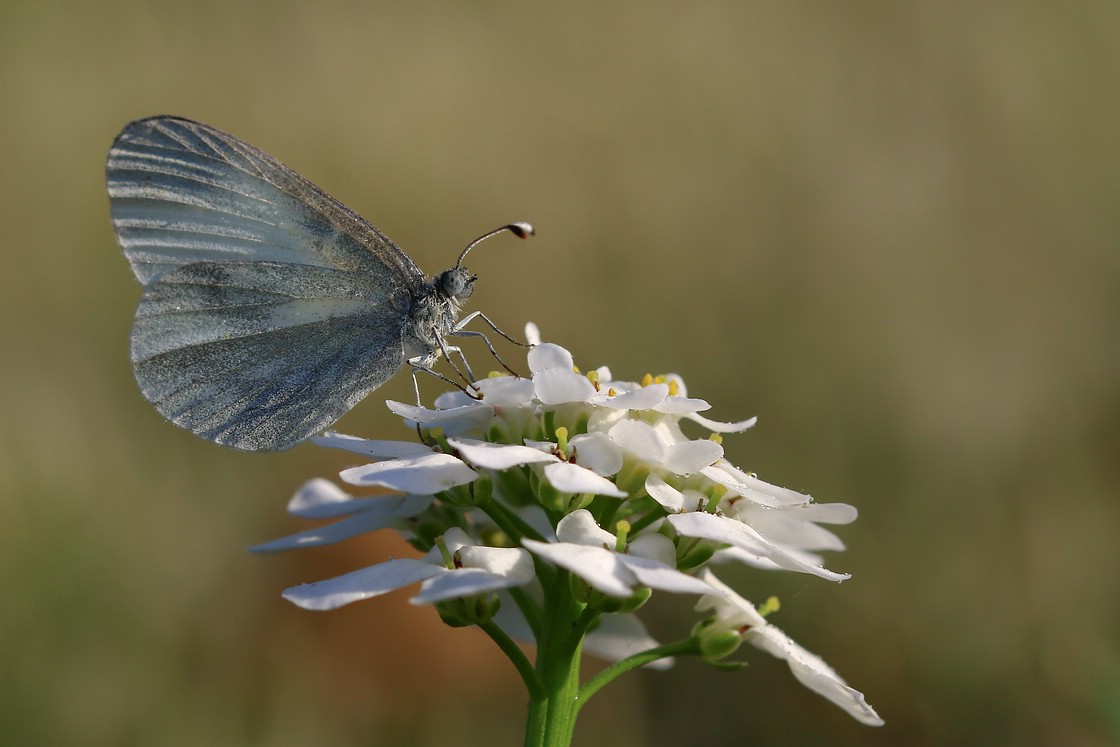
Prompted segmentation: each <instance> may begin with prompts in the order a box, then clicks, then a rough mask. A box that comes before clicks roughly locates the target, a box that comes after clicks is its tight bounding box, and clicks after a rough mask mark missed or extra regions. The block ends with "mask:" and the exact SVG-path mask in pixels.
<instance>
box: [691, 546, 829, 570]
mask: <svg viewBox="0 0 1120 747" xmlns="http://www.w3.org/2000/svg"><path fill="white" fill-rule="evenodd" d="M785 551H786V552H787V553H789V554H790V555H792V556H793V557H795V558H797V559H798V560H799V561H801V562H802V563H804V564H805V565H823V564H824V558H822V557H821V556H820V555H817V554H815V553H811V552H805V551H803V550H797V549H794V548H791V547H787V548H785ZM711 562H713V563H742V564H743V565H749V566H751V567H752V568H760V569H762V570H764V571H784V570H785V568H782V567H781V566H780V565H778V564H777V563H775V562H774V561H773V560H771V559H770V558H768V557H766V556H765V555H762V554H760V553H757V552H750V551H748V550H744V549H743V548H741V547H725V548H722V549H720V550H717V551H716V554H715V555H713V556H712V560H711Z"/></svg>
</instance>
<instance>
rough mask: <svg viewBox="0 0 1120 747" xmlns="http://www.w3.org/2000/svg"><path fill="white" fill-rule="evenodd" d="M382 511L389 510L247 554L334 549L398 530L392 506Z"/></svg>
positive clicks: (359, 516)
mask: <svg viewBox="0 0 1120 747" xmlns="http://www.w3.org/2000/svg"><path fill="white" fill-rule="evenodd" d="M388 503H395V504H397V505H400V503H401V499H400V498H399V497H396V498H392V499H390V500H389V501H388ZM385 508H386V509H388V510H375V511H364V512H362V513H360V514H357V515H355V516H350V517H347V518H345V519H343V520H342V521H336V522H335V523H334V524H328V525H326V526H322V527H315V528H314V529H306V530H304V531H302V532H297V533H296V534H289V535H288V536H287V537H280V538H279V539H274V540H272V541H271V542H263V543H261V544H259V545H253V546H252V547H250V548H249V552H253V553H258V554H263V553H270V552H283V551H284V550H294V549H296V548H300V547H319V546H321V545H333V544H334V543H336V542H341V541H342V540H346V539H350V538H351V537H357V536H358V535H359V534H365V533H366V532H373V531H376V530H378V529H385V528H387V527H395V526H397V525H398V524H399V523H400V522H401V517H400V516H398V515H397V514H396V513H395V512H394V511H393V509H394V508H395V506H390V505H386V506H385Z"/></svg>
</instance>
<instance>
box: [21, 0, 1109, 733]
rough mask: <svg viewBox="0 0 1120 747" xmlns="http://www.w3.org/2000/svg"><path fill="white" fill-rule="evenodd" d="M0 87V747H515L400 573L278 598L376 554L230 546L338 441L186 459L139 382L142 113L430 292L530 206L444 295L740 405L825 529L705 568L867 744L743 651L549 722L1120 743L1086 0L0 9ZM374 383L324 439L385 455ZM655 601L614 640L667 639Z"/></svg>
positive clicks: (1102, 193) (484, 658)
mask: <svg viewBox="0 0 1120 747" xmlns="http://www.w3.org/2000/svg"><path fill="white" fill-rule="evenodd" d="M0 100H2V101H3V114H2V116H0V227H2V229H3V230H2V234H0V235H2V237H3V238H2V243H0V249H2V251H3V269H2V274H0V278H2V279H0V283H2V285H0V288H2V290H0V334H2V336H3V337H2V340H0V358H2V364H0V375H2V377H3V378H2V380H0V384H2V386H0V413H2V415H0V417H2V422H3V429H2V431H0V599H2V605H3V608H2V609H0V743H2V744H5V745H8V744H10V745H92V746H95V747H100V746H101V745H106V746H108V745H161V746H162V745H197V744H213V745H308V744H315V745H330V746H334V745H337V746H339V747H349V746H350V745H367V746H374V745H376V746H380V745H407V746H411V745H415V746H417V747H425V746H427V745H444V744H459V745H514V744H518V743H519V740H520V734H521V727H522V715H523V702H524V697H523V693H522V692H521V691H520V689H519V685H518V682H517V679H516V677H515V675H514V673H513V671H512V669H511V668H510V666H509V665H508V663H507V662H505V660H504V659H502V658H501V657H500V656H499V655H498V654H497V653H496V652H495V651H494V650H493V648H492V645H491V644H490V642H489V641H488V640H487V639H485V638H484V637H483V636H482V635H481V634H478V633H477V632H476V631H471V630H450V629H447V628H444V627H443V626H442V625H441V624H440V623H439V621H438V619H437V617H436V615H435V614H434V613H433V612H432V611H431V610H429V609H418V608H414V607H411V606H410V605H408V604H407V603H406V599H407V595H406V594H404V593H398V594H396V595H395V596H391V597H385V598H381V599H379V600H376V601H371V602H366V603H363V604H358V605H354V606H352V607H350V608H347V609H344V610H341V611H338V612H335V613H329V614H312V613H308V612H304V611H301V610H299V609H297V608H295V607H292V606H290V605H288V604H286V603H284V602H283V601H282V600H281V599H280V597H279V592H280V591H281V589H283V588H284V587H285V586H288V585H291V584H294V583H297V582H300V581H304V580H311V579H317V578H322V577H325V576H328V575H332V574H335V573H341V572H344V571H347V570H351V569H353V568H356V567H359V566H361V565H362V564H368V563H372V562H376V561H378V560H382V559H385V558H387V557H389V556H390V555H394V554H396V555H400V554H404V553H405V552H407V549H406V548H404V547H402V546H401V545H400V544H399V543H397V542H395V541H394V540H392V539H391V538H388V537H381V536H374V537H368V538H363V539H356V540H352V541H350V542H348V543H346V544H344V545H341V546H337V547H334V548H328V549H324V550H322V551H317V552H308V553H304V554H290V555H287V556H272V557H265V558H258V557H253V556H250V555H248V554H247V553H245V552H244V547H245V546H247V545H249V544H252V543H255V542H259V541H262V540H265V539H269V538H272V537H274V536H277V535H280V534H285V533H288V532H291V531H295V530H297V529H300V528H303V527H302V526H301V525H299V524H297V523H296V522H295V521H294V520H292V519H290V518H288V517H287V516H286V515H285V514H284V504H285V502H286V500H287V498H288V496H289V495H290V493H291V492H292V491H293V490H294V489H295V488H296V487H297V486H298V485H299V484H300V483H301V482H302V481H303V480H305V479H307V478H309V477H312V476H315V475H327V476H330V475H332V474H333V473H334V472H336V471H337V470H338V469H339V468H341V467H344V466H346V465H347V464H349V463H351V460H349V459H347V458H346V457H345V455H340V454H336V453H334V452H327V451H325V450H321V449H317V448H314V447H310V446H303V447H300V448H297V449H295V450H294V451H292V452H289V453H286V454H281V455H264V456H262V455H246V454H240V453H235V452H232V451H228V450H225V449H222V448H219V447H216V446H213V445H210V444H207V443H204V442H202V441H200V440H198V439H195V438H194V437H192V436H191V435H189V434H188V433H186V432H184V431H181V430H179V429H177V428H174V427H172V426H170V425H167V424H166V423H164V422H163V421H162V420H161V419H160V418H159V416H158V415H157V414H156V413H155V412H154V411H153V410H152V409H151V408H150V407H149V406H148V405H147V404H146V403H145V402H144V401H143V400H142V398H141V397H140V395H139V393H138V391H137V388H136V386H135V383H134V381H133V379H132V375H131V372H130V369H129V365H128V342H127V340H128V329H129V324H130V322H131V317H132V313H133V310H134V307H135V304H136V301H137V299H138V297H139V288H138V285H137V284H136V283H135V281H134V280H133V278H132V276H131V274H130V273H129V271H128V268H127V266H126V263H125V261H124V260H123V258H122V257H121V255H120V251H119V249H118V248H117V246H116V244H115V242H114V238H113V234H112V231H111V228H110V225H109V221H108V206H107V198H106V196H105V191H104V181H103V179H104V177H103V164H104V158H105V154H106V150H107V148H108V146H109V143H110V142H111V141H112V138H113V136H114V135H115V134H116V133H117V131H118V130H119V129H120V128H121V127H122V126H123V125H124V124H125V123H126V122H127V121H129V120H131V119H135V118H139V117H143V116H149V115H153V114H180V115H184V116H189V117H192V118H195V119H199V120H202V121H205V122H208V123H211V124H214V125H217V126H219V127H222V128H224V129H227V130H229V131H231V132H233V133H234V134H236V135H238V136H240V137H242V138H243V139H246V140H248V141H250V142H252V143H254V144H255V145H257V146H259V147H261V148H263V149H264V150H266V151H268V152H270V153H272V154H274V155H276V156H278V157H280V158H281V159H282V160H284V161H285V162H287V163H288V164H289V165H291V166H293V167H294V168H296V169H297V170H299V171H301V172H302V173H304V174H305V175H307V176H308V177H309V178H311V179H312V180H314V181H315V182H317V183H319V184H320V185H322V186H323V187H324V188H326V189H327V190H328V191H329V192H331V193H332V194H334V195H336V196H337V197H339V198H340V199H341V200H343V201H344V202H345V203H347V204H348V205H350V206H351V207H353V208H354V209H356V210H357V211H358V212H360V213H362V214H363V215H365V216H366V217H367V218H369V219H370V220H371V221H373V222H374V223H376V224H377V225H378V226H380V227H381V228H382V229H383V230H384V231H386V232H387V233H388V234H389V235H390V236H392V237H393V238H394V239H395V240H396V241H397V242H398V243H399V244H401V245H402V246H403V247H405V248H406V249H407V250H408V251H409V252H410V253H411V254H412V256H413V257H414V258H415V259H416V260H417V262H418V263H419V264H420V265H421V266H422V267H424V268H425V269H427V270H428V271H431V272H435V271H438V270H441V269H443V268H445V267H447V266H449V264H450V263H451V262H452V261H453V259H454V257H455V255H456V253H457V252H458V251H459V249H460V248H461V247H462V245H463V244H464V243H465V242H466V241H467V240H469V239H470V238H473V237H474V236H475V235H477V234H478V233H481V232H482V231H484V230H486V229H488V228H491V227H493V226H496V225H499V224H501V223H504V222H506V221H509V220H513V219H527V220H531V221H533V222H534V223H535V224H536V225H537V228H538V231H539V236H538V238H537V239H535V240H534V241H533V242H530V243H524V244H523V243H520V242H517V241H514V240H512V239H508V238H507V239H499V240H495V241H493V242H491V243H490V244H488V245H487V246H485V247H484V248H482V249H481V250H480V251H478V252H477V253H476V254H475V255H473V257H472V261H471V268H472V269H473V270H475V271H476V272H478V273H479V274H480V275H481V277H482V282H481V284H480V286H479V287H478V290H477V292H476V295H475V298H474V299H473V302H474V308H484V309H485V310H486V311H487V312H488V313H489V314H490V315H491V316H492V317H493V318H494V319H496V320H497V321H498V322H499V323H501V324H503V325H504V326H506V327H508V328H510V329H512V330H518V329H520V327H521V325H522V324H523V322H524V321H526V320H535V321H537V322H538V323H539V324H540V325H541V327H542V329H543V331H544V333H545V335H546V337H547V338H550V339H553V340H556V341H557V342H560V343H562V344H565V345H566V346H568V347H570V348H571V349H572V350H574V351H575V353H576V355H577V362H579V363H581V364H582V365H583V366H584V367H592V366H596V365H600V364H603V363H606V364H609V365H610V366H611V367H612V368H613V370H614V371H615V373H616V375H620V376H622V377H626V378H637V377H640V376H641V375H642V374H643V373H645V372H646V371H654V372H658V371H675V372H678V373H680V374H682V375H683V376H684V377H685V379H686V380H687V381H688V383H689V387H690V392H691V393H692V394H695V395H697V396H702V397H705V398H706V399H708V400H709V401H710V402H712V403H713V404H714V405H715V407H714V409H713V411H712V413H711V415H712V417H716V418H720V419H727V420H730V419H738V418H742V417H747V416H750V415H758V416H759V425H758V427H757V428H756V429H755V430H753V431H751V432H749V433H747V434H744V435H742V436H738V437H732V438H729V439H727V441H725V445H726V447H727V450H728V454H729V456H730V457H731V458H732V460H733V461H735V462H736V463H738V464H740V465H741V466H743V467H744V468H747V469H751V470H754V471H757V472H758V473H759V474H760V475H761V476H762V477H763V478H766V479H769V480H771V481H773V482H776V483H778V484H781V485H787V486H790V487H793V488H797V489H799V490H803V491H807V492H810V493H812V494H813V495H814V496H816V498H817V499H818V500H821V501H844V502H848V503H852V504H855V505H857V506H858V507H859V509H860V511H861V517H860V520H859V521H858V522H857V523H856V524H855V525H852V526H850V527H845V528H842V529H841V530H840V531H841V534H842V536H843V537H844V538H845V540H846V541H847V542H848V543H849V548H850V549H849V550H848V552H846V553H845V554H843V555H840V556H835V557H833V558H832V560H831V562H830V565H831V567H833V568H835V569H837V570H844V571H850V572H851V573H853V578H852V580H851V581H849V582H846V583H844V584H842V585H838V586H836V585H830V584H828V583H827V582H824V581H821V580H819V579H816V578H808V577H802V576H795V575H794V574H780V575H779V574H772V573H764V572H754V573H746V572H744V573H742V574H740V575H738V576H736V577H734V578H733V579H732V582H733V583H734V585H735V586H736V587H737V588H739V589H740V590H741V591H742V592H743V593H744V594H745V595H746V596H748V597H752V598H755V599H762V598H764V597H765V596H767V595H770V594H777V595H778V596H779V597H780V598H781V599H782V602H783V607H782V611H781V612H780V613H779V615H778V616H777V617H776V618H775V619H776V621H777V622H778V624H779V625H781V626H782V627H784V628H785V629H786V630H787V631H788V632H790V633H791V634H792V635H793V636H794V637H795V638H796V639H797V640H799V641H800V642H801V643H803V644H804V645H805V646H807V647H808V648H810V649H811V650H813V651H816V652H818V653H820V654H821V655H822V656H824V657H825V658H826V659H827V660H828V661H829V662H830V663H831V664H833V665H834V666H835V667H836V668H837V669H838V670H839V671H840V672H841V673H842V674H844V675H845V677H846V678H847V679H848V681H849V682H850V683H851V684H852V685H854V686H855V687H857V688H859V689H861V690H863V691H864V692H865V693H866V694H867V697H868V699H869V701H870V702H871V703H872V704H873V705H874V706H875V707H876V708H877V709H878V710H879V712H880V713H881V714H882V715H883V716H884V718H885V719H886V721H887V725H886V726H885V727H883V728H882V729H869V728H866V727H862V726H860V725H858V724H857V723H856V722H854V721H853V720H851V719H849V718H848V717H847V716H846V715H844V714H843V713H841V712H840V711H839V710H838V709H835V708H834V707H833V706H831V705H830V704H828V703H827V702H825V701H824V700H822V699H820V698H818V697H817V696H815V695H813V694H812V693H810V692H809V691H807V690H805V689H804V688H802V687H801V686H800V685H798V684H797V683H796V682H795V681H794V679H793V678H792V677H791V676H790V674H789V672H788V671H787V670H786V668H785V667H784V665H782V664H781V663H779V662H776V661H773V660H770V659H768V658H767V657H765V656H764V655H762V654H760V653H757V652H753V650H752V652H745V653H747V654H748V656H749V659H750V663H751V666H750V667H748V668H747V669H746V670H745V671H741V672H738V673H735V674H726V673H722V672H717V671H714V670H712V669H709V668H706V667H703V666H700V665H698V664H695V663H693V662H688V661H686V662H681V663H680V664H679V665H678V667H677V668H676V669H675V670H673V671H672V672H669V673H667V674H666V673H647V672H641V673H638V674H635V675H631V676H629V677H628V678H624V679H623V680H621V681H619V682H617V683H615V684H613V685H612V686H611V687H610V688H609V689H607V690H605V691H604V692H603V693H601V694H600V695H599V697H598V700H597V702H593V704H592V706H590V707H589V709H588V710H587V712H586V713H585V714H584V716H583V718H582V720H581V724H580V726H579V729H578V731H577V742H578V743H580V744H585V745H593V744H613V745H620V746H624V747H625V746H631V745H633V746H637V745H676V744H705V745H710V746H719V745H741V744H774V745H779V744H781V745H802V744H804V745H816V744H823V743H826V742H827V743H829V744H832V745H950V744H951V745H960V744H976V745H1111V744H1116V743H1117V742H1118V741H1120V636H1118V635H1117V634H1118V632H1120V562H1118V561H1120V551H1118V549H1117V547H1118V536H1117V535H1118V529H1120V501H1118V495H1117V492H1118V491H1117V484H1118V482H1120V344H1118V343H1120V246H1118V239H1120V209H1118V206H1120V138H1118V133H1120V5H1118V4H1116V3H1050V2H1044V1H1043V0H1022V1H1016V2H1012V1H1011V0H1005V1H1002V2H1001V1H999V0H997V1H995V2H988V3H969V2H937V3H894V2H851V3H831V2H768V3H738V2H705V1H703V0H700V1H698V2H692V3H687V4H686V3H672V2H660V1H654V2H650V1H649V0H647V1H645V2H615V3H598V2H585V1H579V2H570V3H565V4H559V3H504V2H480V3H439V2H415V3H381V2H364V3H359V2H346V1H345V0H338V1H335V0H323V1H322V2H316V3H309V2H286V1H280V2H255V3H234V2H229V1H228V0H222V1H221V2H218V1H217V0H198V1H197V2H192V3H151V2H144V3H142V2H126V1H110V2H103V3H80V2H52V1H50V0H46V1H43V2H34V3H33V2H29V1H28V0H8V1H7V2H6V3H5V6H4V10H3V20H2V22H0ZM513 354H516V351H514V352H513ZM425 383H426V384H428V387H429V389H428V392H429V394H432V393H433V389H434V385H433V383H431V382H425ZM385 395H386V396H389V397H393V398H396V399H407V398H408V397H409V384H408V381H407V377H403V378H402V379H401V380H398V381H394V382H393V383H392V384H390V385H389V386H387V387H386V390H385ZM381 399H383V397H377V396H375V397H371V398H370V399H369V400H368V401H367V402H365V403H364V404H363V405H362V406H360V407H358V408H357V410H356V411H354V412H353V413H351V414H350V415H349V416H347V418H346V419H345V420H344V421H342V423H341V428H342V429H343V430H345V431H348V432H353V433H358V434H361V435H366V436H371V437H381V438H408V435H409V434H408V432H407V430H406V429H403V428H402V427H401V425H400V424H399V422H398V421H397V420H396V419H395V418H393V417H391V416H390V415H389V414H388V412H386V411H385V410H384V407H383V405H382V404H381V402H380V400H381ZM690 606H691V605H690V603H689V601H688V600H682V599H666V600H655V603H654V604H652V605H651V607H650V608H649V611H648V612H649V613H648V614H647V615H646V618H647V620H649V622H650V625H651V626H652V628H653V629H654V632H655V633H657V634H658V635H660V636H661V637H662V638H663V639H673V638H674V637H676V636H678V635H682V634H684V633H685V632H686V631H687V630H688V628H689V627H690V626H691V624H692V622H693V621H694V620H695V616H694V613H693V612H692V611H691V609H690ZM594 666H595V665H594V664H589V668H592V667H594Z"/></svg>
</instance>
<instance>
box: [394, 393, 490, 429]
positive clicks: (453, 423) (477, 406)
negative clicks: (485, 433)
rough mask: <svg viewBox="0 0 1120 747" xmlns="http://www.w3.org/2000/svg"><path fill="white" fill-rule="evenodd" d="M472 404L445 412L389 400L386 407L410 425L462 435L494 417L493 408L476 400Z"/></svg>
mask: <svg viewBox="0 0 1120 747" xmlns="http://www.w3.org/2000/svg"><path fill="white" fill-rule="evenodd" d="M471 402H472V404H467V405H462V406H461V407H452V408H450V409H445V410H429V409H428V408H426V407H417V406H416V405H406V404H405V403H404V402H394V401H392V400H389V401H388V402H386V403H385V405H386V407H388V408H389V409H390V410H392V411H393V412H394V413H396V414H397V415H400V416H401V417H402V418H405V419H406V420H408V421H409V422H410V423H413V424H415V423H419V424H421V425H426V426H437V425H438V426H440V427H441V428H443V429H444V430H445V431H447V432H448V433H451V434H452V435H454V434H455V433H462V432H464V431H468V430H472V429H482V428H484V427H486V425H487V424H488V423H489V422H490V418H491V417H493V415H494V408H493V407H490V406H489V405H486V404H483V403H481V402H478V401H476V400H471Z"/></svg>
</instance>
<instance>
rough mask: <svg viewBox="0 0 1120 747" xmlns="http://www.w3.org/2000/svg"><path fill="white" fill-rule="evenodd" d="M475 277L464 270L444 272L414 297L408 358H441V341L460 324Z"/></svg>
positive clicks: (406, 342) (407, 329)
mask: <svg viewBox="0 0 1120 747" xmlns="http://www.w3.org/2000/svg"><path fill="white" fill-rule="evenodd" d="M475 279H476V276H475V275H472V274H471V273H470V272H469V271H467V270H466V269H464V268H462V267H453V268H451V269H450V270H444V271H443V272H441V273H440V274H439V275H436V276H434V277H433V278H432V279H431V280H429V281H428V282H427V283H425V284H424V285H423V287H422V288H421V289H419V291H418V292H417V293H416V294H415V295H414V296H413V299H412V311H411V314H410V317H409V324H408V325H407V326H406V327H405V330H404V334H403V340H402V342H403V343H404V351H405V355H406V356H407V357H413V356H417V355H421V356H428V355H438V354H439V352H440V342H441V341H442V340H443V339H444V338H445V337H446V336H447V334H448V333H449V332H451V331H452V330H453V329H454V328H455V325H456V323H458V321H459V312H460V311H461V310H462V308H463V304H464V303H465V302H466V300H467V299H468V298H470V295H471V293H472V292H473V291H474V281H475Z"/></svg>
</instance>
